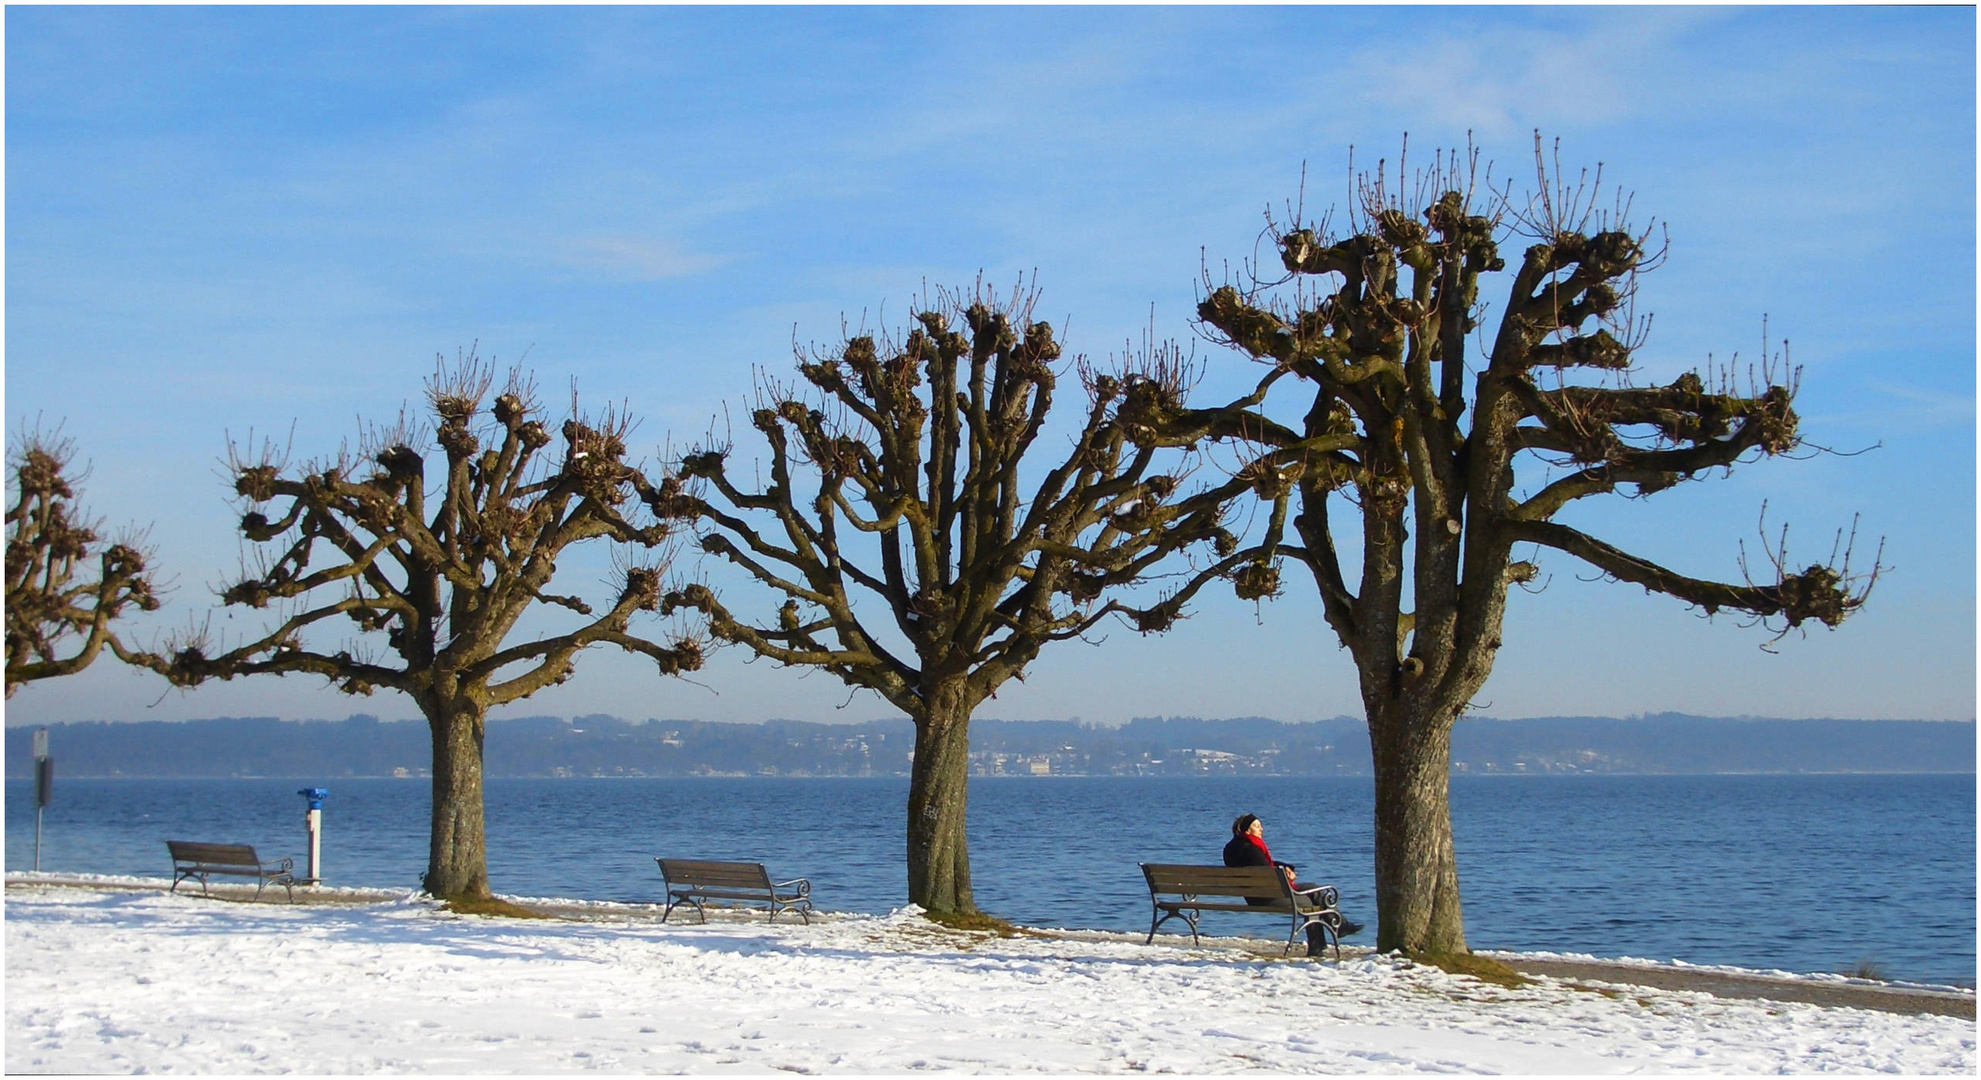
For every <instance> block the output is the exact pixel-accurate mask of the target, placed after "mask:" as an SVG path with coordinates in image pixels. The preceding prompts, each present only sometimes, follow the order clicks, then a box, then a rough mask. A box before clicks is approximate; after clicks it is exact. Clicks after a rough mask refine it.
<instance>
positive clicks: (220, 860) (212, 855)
mask: <svg viewBox="0 0 1981 1080" xmlns="http://www.w3.org/2000/svg"><path fill="white" fill-rule="evenodd" d="M165 846H166V847H168V848H170V849H172V861H173V862H190V863H205V864H206V865H208V866H260V865H261V860H260V859H258V858H255V849H254V847H253V846H252V845H249V844H197V843H194V842H192V841H190V840H167V841H165Z"/></svg>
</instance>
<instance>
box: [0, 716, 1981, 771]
mask: <svg viewBox="0 0 1981 1080" xmlns="http://www.w3.org/2000/svg"><path fill="white" fill-rule="evenodd" d="M34 731H35V729H32V728H21V727H15V728H9V729H7V732H6V766H7V770H6V771H7V774H8V775H9V776H11V777H24V776H28V775H31V770H32V767H33V762H32V756H31V755H32V750H31V741H32V738H33V735H34ZM48 734H49V750H50V752H51V753H52V756H53V757H54V759H55V761H56V770H55V771H56V774H57V775H58V776H70V777H99V778H112V777H117V776H127V777H136V778H146V779H168V778H174V777H182V778H186V777H209V778H219V777H250V776H259V777H289V776H307V777H326V778H334V777H339V776H349V777H379V778H387V777H392V778H408V779H410V778H416V777H418V776H420V775H421V774H422V773H423V772H425V771H426V770H428V769H429V768H430V767H431V762H432V753H433V751H432V746H431V740H430V734H429V731H428V729H427V726H426V725H425V724H419V723H386V722H384V721H381V720H379V719H378V718H377V717H374V716H369V715H362V714H360V715H355V716H351V717H348V718H346V719H344V720H322V721H289V720H278V719H275V718H273V717H237V718H228V719H213V720H190V721H180V722H167V721H158V720H149V721H139V722H133V723H111V722H102V721H98V722H91V723H79V724H64V725H50V726H49V728H48ZM915 744H916V735H915V729H914V725H913V724H912V723H910V722H909V721H908V720H907V719H905V718H899V719H893V720H874V721H867V722H863V723H854V724H814V723H804V722H799V721H790V720H769V721H765V722H763V723H760V724H730V723H708V722H703V721H692V720H644V721H628V720H623V719H620V718H618V717H612V716H582V717H574V718H568V719H567V718H562V717H555V716H541V717H522V718H518V719H512V720H497V721H491V722H490V723H489V726H488V740H487V745H486V751H485V758H484V761H483V771H484V774H485V775H487V776H489V777H506V778H519V779H520V778H528V777H541V778H547V779H552V778H554V779H564V778H572V779H575V778H579V777H589V778H611V777H621V776H623V777H693V776H705V777H732V778H733V777H741V776H786V777H790V776H799V777H804V776H811V777H861V776H876V777H888V776H901V775H906V774H907V773H908V771H909V768H910V765H911V762H912V761H913V760H914V755H915ZM1975 760H1976V756H1975V725H1974V724H1973V723H1971V722H1962V721H1921V720H1769V719H1756V718H1741V719H1728V718H1716V717H1700V716H1684V715H1679V714H1665V715H1660V716H1649V717H1638V718H1632V719H1628V720H1618V719H1612V718H1607V717H1545V718H1539V719H1531V720H1490V719H1486V718H1473V719H1468V720H1465V721H1463V722H1461V723H1460V724H1458V726H1457V727H1456V728H1455V729H1453V731H1452V737H1451V771H1452V775H1453V776H1518V775H1543V774H1559V775H1587V774H1603V775H1619V776H1623V775H1637V776H1721V775H1743V774H1756V775H1826V774H1874V775H1906V774H1934V773H1941V774H1950V775H1972V774H1973V773H1974V771H1975ZM969 769H970V773H971V775H973V776H1026V777H1052V776H1085V777H1099V776H1189V777H1207V776H1368V775H1370V773H1371V762H1370V757H1369V735H1368V726H1367V724H1366V723H1364V722H1363V721H1362V720H1360V719H1357V718H1354V717H1346V716H1343V717H1335V718H1333V719H1330V720H1315V721H1309V722H1304V723H1285V722H1282V721H1278V720H1271V719H1267V718H1264V717H1236V718H1230V719H1218V720H1205V719H1201V718H1197V717H1142V718H1139V719H1136V720H1131V721H1129V722H1128V723H1126V724H1123V725H1121V726H1119V727H1103V726H1100V725H1095V724H1086V723H1080V722H1076V721H1057V720H1035V721H1006V720H994V719H980V720H975V721H972V722H971V725H970V746H969Z"/></svg>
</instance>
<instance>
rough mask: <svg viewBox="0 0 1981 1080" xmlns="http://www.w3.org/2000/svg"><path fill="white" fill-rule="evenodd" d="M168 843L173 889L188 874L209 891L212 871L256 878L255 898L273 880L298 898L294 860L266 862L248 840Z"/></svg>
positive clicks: (292, 898) (291, 897)
mask: <svg viewBox="0 0 1981 1080" xmlns="http://www.w3.org/2000/svg"><path fill="white" fill-rule="evenodd" d="M165 846H166V847H167V848H169V849H170V850H171V852H172V890H171V891H173V892H178V891H179V883H180V882H181V881H185V880H187V879H189V878H198V879H199V891H200V895H202V896H204V895H206V891H207V889H206V879H207V878H209V877H211V876H213V875H216V874H218V875H221V876H223V877H250V878H253V879H255V899H257V900H259V899H261V890H262V889H263V888H264V887H266V886H267V885H268V883H269V882H271V881H272V882H274V883H276V884H277V885H280V886H282V888H283V889H285V890H287V892H288V894H289V902H290V903H292V904H293V903H295V902H296V888H295V886H296V875H295V873H294V869H295V860H293V859H283V860H281V861H280V862H273V863H269V862H263V861H262V860H261V859H260V858H259V857H257V856H256V855H255V849H254V848H253V847H252V846H250V845H248V844H197V843H194V842H192V841H190V840H167V841H165Z"/></svg>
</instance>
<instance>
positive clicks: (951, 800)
mask: <svg viewBox="0 0 1981 1080" xmlns="http://www.w3.org/2000/svg"><path fill="white" fill-rule="evenodd" d="M1034 299H1035V294H1030V293H1027V292H1025V291H1023V290H1017V291H1014V294H1013V296H1012V297H1011V298H1010V299H1009V300H1008V301H1005V302H1002V303H999V302H997V301H996V300H994V299H990V298H988V297H987V296H986V295H985V294H984V292H983V291H982V289H981V288H979V290H978V291H977V293H976V294H975V295H966V294H964V293H960V292H959V293H955V294H947V295H941V296H939V297H938V298H937V301H936V302H935V303H932V304H924V305H923V307H922V309H921V310H917V311H915V312H914V313H913V321H914V325H913V328H912V329H911V330H910V331H909V333H908V334H907V337H906V339H905V340H902V341H899V342H895V341H890V340H886V339H882V340H878V341H877V340H876V339H875V338H873V337H871V336H865V335H862V336H856V337H852V338H850V339H849V340H847V341H845V343H844V344H843V345H842V346H840V347H839V348H837V349H835V350H833V351H831V352H830V353H826V354H812V355H809V356H808V355H806V354H804V353H802V352H801V353H800V355H799V357H798V370H799V373H800V375H801V376H802V377H803V379H804V381H805V383H806V384H808V385H809V389H810V391H811V392H812V393H814V394H816V396H817V399H818V400H817V404H816V406H815V405H812V404H807V403H806V402H805V401H803V400H801V399H800V397H799V396H798V393H797V391H796V390H795V389H794V388H782V387H778V386H776V385H771V384H767V385H766V386H765V392H764V393H763V394H762V395H761V397H762V399H763V400H762V407H760V408H758V409H756V410H755V412H754V413H753V414H752V416H751V424H752V426H754V427H755V428H756V429H757V430H758V431H759V432H761V433H762V434H763V437H764V439H765V441H766V442H767V443H768V444H769V448H770V461H769V470H768V476H767V479H768V482H767V483H765V484H763V485H762V490H747V489H746V488H745V487H744V486H741V485H739V484H738V482H737V480H736V478H735V476H734V472H733V467H732V462H731V461H730V460H729V453H728V448H727V447H711V448H705V449H702V450H700V451H698V452H695V453H691V454H689V455H687V456H686V457H685V458H684V459H683V460H682V462H681V465H680V471H681V474H682V476H683V477H684V478H696V479H700V480H705V481H706V482H707V484H708V485H709V486H711V487H712V488H713V489H714V490H713V501H712V502H711V503H709V504H706V505H705V506H704V507H703V508H702V511H701V512H702V514H703V515H704V517H705V520H706V521H708V522H710V523H711V524H712V526H713V528H712V529H711V531H710V532H709V533H708V534H707V535H706V536H705V537H704V539H703V541H702V543H703V547H704V549H705V550H706V551H708V552H710V553H712V554H716V555H720V556H722V557H724V558H726V559H727V560H729V561H730V562H732V563H734V564H735V565H736V566H738V567H741V568H742V569H743V570H744V571H747V572H748V574H749V575H750V576H751V577H753V578H755V579H756V580H757V581H759V582H761V583H763V584H764V585H767V586H769V587H770V588H771V589H772V590H775V592H776V593H781V594H783V595H784V596H785V597H786V599H785V601H784V603H783V606H782V608H781V609H780V610H779V611H778V613H777V615H776V617H775V619H766V620H764V621H762V622H752V621H748V620H745V619H741V618H738V617H737V616H736V615H734V614H732V612H731V611H730V609H729V608H728V607H727V606H726V605H725V604H724V603H723V602H722V601H721V600H720V599H718V598H717V597H716V595H715V594H714V593H713V592H712V591H710V590H709V589H707V588H706V587H702V586H695V587H692V588H690V589H688V590H685V591H684V594H683V595H684V597H685V602H687V603H691V604H692V605H693V606H695V607H698V608H700V609H701V610H703V611H704V612H706V613H707V614H708V616H709V621H710V627H709V629H710V633H711V635H712V636H713V637H715V638H716V639H718V640H726V641H731V642H737V643H740V644H742V645H744V646H747V647H748V648H749V649H751V650H752V651H753V652H755V653H756V654H757V655H760V656H764V657H768V658H770V659H773V660H776V661H779V662H780V663H783V664H787V665H795V666H801V667H810V668H822V669H824V670H826V671H829V672H831V673H832V674H834V675H837V676H838V677H839V678H840V679H842V680H844V681H845V682H846V683H847V684H849V685H851V686H854V687H859V688H864V689H867V690H871V691H873V692H874V693H876V694H878V695H880V696H881V697H882V698H883V699H885V700H886V701H888V702H889V703H890V704H892V705H893V706H894V707H895V708H898V709H900V710H901V711H902V712H904V713H906V714H907V715H908V716H909V717H910V718H911V719H912V720H913V721H914V724H915V751H914V762H913V766H912V769H911V770H910V775H911V780H910V785H909V794H908V822H907V846H908V851H907V855H908V858H907V863H908V898H909V900H910V901H911V902H913V903H916V904H919V905H921V906H922V907H923V908H924V909H926V910H927V911H929V912H930V913H931V914H932V915H935V916H937V917H941V918H957V917H961V918H965V919H967V918H970V917H972V916H975V915H976V906H975V903H974V901H973V899H972V895H971V888H970V862H969V849H968V844H967V840H966V837H965V833H964V807H965V799H966V786H967V782H968V772H969V770H968V760H967V754H968V750H969V731H968V729H969V723H970V717H971V715H972V714H973V713H974V712H975V710H976V709H977V707H978V705H979V704H981V703H982V702H983V701H984V700H985V699H986V698H989V697H990V696H992V695H993V694H995V693H996V692H997V690H998V688H999V687H1000V686H1002V685H1004V683H1005V682H1006V681H1007V680H1010V679H1013V678H1022V677H1023V676H1024V672H1025V667H1026V665H1027V664H1029V663H1031V661H1032V660H1033V658H1035V657H1036V656H1038V654H1039V650H1040V649H1042V648H1044V647H1045V646H1046V645H1047V644H1049V643H1052V642H1058V641H1067V640H1071V639H1073V638H1077V637H1079V636H1081V635H1082V634H1084V633H1086V632H1087V631H1089V630H1091V629H1092V628H1094V627H1095V625H1096V624H1098V623H1099V622H1100V621H1101V620H1102V619H1103V618H1105V617H1107V616H1108V615H1109V614H1111V613H1120V614H1122V615H1124V616H1125V617H1127V618H1129V619H1130V621H1131V623H1132V624H1133V625H1135V626H1137V627H1138V628H1141V629H1145V630H1156V629H1161V628H1162V627H1163V626H1165V625H1167V623H1168V621H1169V620H1170V619H1171V618H1172V617H1173V615H1174V605H1168V606H1166V605H1163V604H1157V605H1154V606H1153V607H1152V608H1150V609H1137V608H1133V607H1130V606H1128V605H1127V604H1125V603H1123V602H1122V600H1120V599H1118V598H1110V597H1116V596H1119V595H1120V594H1121V591H1122V590H1123V589H1124V588H1126V587H1127V586H1130V585H1132V584H1134V583H1136V582H1138V581H1140V580H1143V579H1144V578H1145V576H1146V575H1148V574H1149V572H1150V571H1151V568H1152V567H1154V566H1155V565H1156V564H1157V563H1159V562H1161V561H1162V560H1163V559H1164V558H1165V557H1166V556H1168V555H1170V554H1171V553H1173V552H1176V551H1178V550H1179V549H1181V548H1183V547H1185V546H1186V545H1189V544H1192V543H1194V542H1197V541H1203V540H1210V541H1213V542H1217V541H1218V540H1219V538H1220V537H1221V538H1222V543H1223V551H1224V552H1225V553H1226V554H1230V553H1232V551H1233V548H1234V547H1235V540H1234V539H1233V538H1232V537H1231V536H1230V534H1229V533H1226V532H1224V531H1223V530H1222V529H1220V528H1219V525H1218V518H1219V513H1220V509H1219V507H1220V503H1221V502H1222V501H1224V496H1223V495H1222V494H1219V493H1205V494H1203V495H1199V496H1194V497H1191V498H1189V499H1180V500H1176V501H1173V502H1172V501H1171V500H1172V498H1173V496H1174V495H1175V493H1176V491H1177V488H1178V484H1179V477H1178V476H1177V475H1174V474H1172V473H1163V472H1157V471H1153V470H1152V465H1153V463H1154V460H1155V456H1156V451H1155V449H1154V448H1153V447H1147V446H1138V445H1136V444H1135V441H1134V438H1133V437H1132V436H1131V433H1130V432H1129V430H1128V428H1127V426H1126V425H1124V424H1123V423H1120V422H1118V420H1117V414H1118V413H1119V412H1121V411H1124V410H1125V409H1126V408H1127V406H1126V405H1125V404H1124V403H1128V402H1138V403H1143V408H1144V409H1145V411H1146V410H1148V409H1156V410H1158V411H1159V410H1161V409H1164V408H1167V409H1168V410H1170V411H1173V410H1174V409H1175V408H1177V407H1178V406H1179V405H1180V394H1181V391H1182V384H1183V381H1184V379H1183V376H1182V371H1181V365H1179V364H1178V363H1177V362H1176V358H1175V357H1174V356H1173V355H1172V354H1170V353H1168V352H1165V351H1163V350H1156V351H1155V352H1152V353H1150V354H1147V355H1145V356H1143V357H1142V358H1141V359H1140V362H1139V363H1138V364H1137V365H1135V367H1136V370H1134V371H1132V372H1124V373H1123V374H1121V375H1118V376H1117V375H1109V374H1102V373H1099V372H1097V371H1094V370H1092V369H1090V368H1087V367H1085V366H1082V367H1081V374H1082V376H1083V386H1084V389H1085V390H1086V399H1087V400H1086V414H1085V417H1084V420H1083V422H1082V423H1081V425H1080V427H1079V430H1078V432H1077V433H1076V434H1075V435H1074V436H1073V439H1072V445H1071V447H1070V448H1069V450H1068V451H1067V452H1065V453H1064V455H1063V457H1052V458H1048V457H1047V453H1048V452H1047V450H1046V448H1045V447H1043V446H1041V445H1039V439H1040V434H1041V431H1042V430H1043V428H1044V425H1045V423H1046V417H1047V413H1048V411H1049V410H1050V409H1051V406H1052V401H1053V392H1054V389H1055V387H1056V385H1057V377H1056V376H1055V374H1054V371H1053V362H1054V361H1055V360H1057V359H1058V358H1059V356H1060V346H1059V343H1058V342H1057V341H1055V340H1054V339H1053V333H1052V328H1051V327H1050V326H1049V325H1048V324H1046V323H1043V322H1034V321H1033V320H1032V318H1031V310H1032V304H1033V302H1034ZM1165 403H1166V404H1165ZM1041 458H1046V460H1045V461H1043V462H1039V461H1038V459H1041ZM1034 462H1037V464H1033V463H1034ZM1028 464H1031V465H1033V467H1034V468H1036V469H1038V470H1042V471H1041V472H1039V473H1036V474H1034V475H1036V480H1035V481H1033V482H1031V483H1028V482H1027V478H1022V477H1021V476H1020V470H1021V467H1022V466H1026V465H1028ZM800 469H802V470H803V472H804V475H803V476H802V477H798V476H794V472H796V471H798V470H800ZM862 556H864V558H862ZM1104 598H1105V599H1104Z"/></svg>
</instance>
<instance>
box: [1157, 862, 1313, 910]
mask: <svg viewBox="0 0 1981 1080" xmlns="http://www.w3.org/2000/svg"><path fill="white" fill-rule="evenodd" d="M1142 873H1143V875H1145V876H1146V877H1147V878H1148V879H1149V892H1150V893H1152V894H1161V893H1183V894H1188V895H1190V896H1257V897H1261V898H1265V899H1272V900H1289V901H1290V899H1291V895H1290V893H1289V890H1288V888H1287V884H1286V875H1285V874H1282V873H1280V870H1279V867H1277V866H1192V865H1187V864H1182V863H1143V864H1142Z"/></svg>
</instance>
